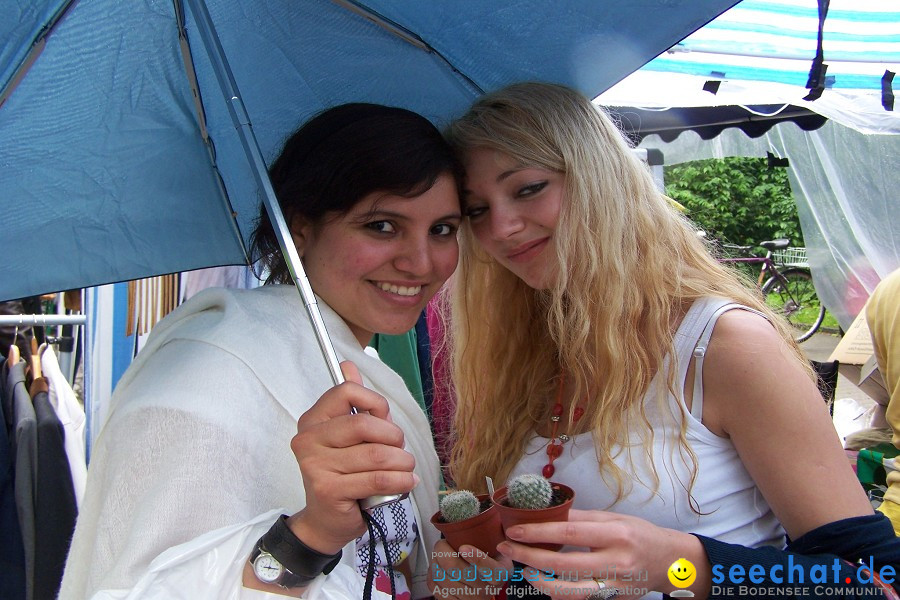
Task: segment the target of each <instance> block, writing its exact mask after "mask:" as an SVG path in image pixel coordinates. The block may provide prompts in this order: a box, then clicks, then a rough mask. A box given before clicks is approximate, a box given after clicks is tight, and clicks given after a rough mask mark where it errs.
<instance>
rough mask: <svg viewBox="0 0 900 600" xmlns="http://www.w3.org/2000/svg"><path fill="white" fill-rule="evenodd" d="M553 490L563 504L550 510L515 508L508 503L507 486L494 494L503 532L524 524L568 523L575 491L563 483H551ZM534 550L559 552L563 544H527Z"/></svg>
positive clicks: (551, 507)
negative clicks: (541, 549)
mask: <svg viewBox="0 0 900 600" xmlns="http://www.w3.org/2000/svg"><path fill="white" fill-rule="evenodd" d="M550 486H551V487H552V488H553V497H554V499H555V498H562V502H560V503H559V504H556V505H554V506H550V507H548V508H539V509H529V508H513V507H512V506H509V504H507V502H506V486H503V487H502V488H500V489H498V490H496V491H495V492H494V496H493V498H492V499H493V501H494V505H495V506H496V507H497V512H499V513H500V521H501V523H502V524H503V530H504V531H506V529H508V528H510V527H512V526H513V525H520V524H522V523H548V522H551V521H568V520H569V509H570V508H572V501H573V500H574V499H575V491H574V490H573V489H572V488H570V487H569V486H567V485H563V484H561V483H553V482H552V481H551V482H550ZM527 545H528V546H533V547H534V548H543V549H544V550H554V551H555V550H559V549H560V548H562V547H563V544H527Z"/></svg>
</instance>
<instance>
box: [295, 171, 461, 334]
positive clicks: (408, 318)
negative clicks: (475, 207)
mask: <svg viewBox="0 0 900 600" xmlns="http://www.w3.org/2000/svg"><path fill="white" fill-rule="evenodd" d="M460 220H461V215H460V207H459V196H458V194H457V189H456V183H455V181H454V179H453V177H451V176H450V175H447V174H445V175H441V176H440V177H439V178H438V179H437V181H435V184H434V185H433V186H432V187H431V189H429V190H427V191H425V192H424V193H422V194H420V195H418V196H414V197H410V198H407V197H403V196H396V195H393V194H390V193H386V192H373V193H371V194H369V195H367V196H365V197H364V198H362V199H361V200H360V201H359V202H358V203H357V204H356V205H355V206H354V207H353V208H352V209H351V210H350V211H349V212H348V213H346V214H343V215H340V216H338V217H335V218H332V219H326V220H325V221H324V222H322V223H319V224H317V225H310V224H302V225H300V224H298V226H295V227H294V228H293V233H294V242H295V243H296V245H297V251H298V252H299V253H300V255H301V257H302V258H303V266H304V268H305V270H306V274H307V277H308V278H309V281H310V285H311V286H312V288H313V290H315V292H316V294H317V295H318V296H319V297H320V298H322V299H323V300H324V301H325V302H326V303H328V305H329V306H330V307H331V308H332V309H334V310H335V312H337V313H338V314H339V315H340V316H341V317H342V318H343V319H344V321H346V323H347V325H349V327H350V329H351V331H352V332H353V334H354V336H355V337H356V338H357V339H358V340H359V342H360V344H362V345H365V344H366V343H367V342H368V341H369V339H371V337H372V335H373V334H375V333H387V334H400V333H404V332H406V331H408V330H409V329H410V328H412V327H413V326H414V325H415V323H416V320H417V319H418V318H419V315H420V314H421V312H422V310H423V309H424V308H425V305H426V304H427V303H428V301H429V300H430V299H431V298H432V296H434V294H435V293H436V292H437V291H438V290H439V289H440V287H441V286H442V285H443V284H444V282H445V281H446V280H447V279H448V278H449V277H450V275H452V274H453V271H454V270H455V269H456V263H457V259H458V257H459V248H458V246H457V241H456V232H457V229H458V228H459V223H460Z"/></svg>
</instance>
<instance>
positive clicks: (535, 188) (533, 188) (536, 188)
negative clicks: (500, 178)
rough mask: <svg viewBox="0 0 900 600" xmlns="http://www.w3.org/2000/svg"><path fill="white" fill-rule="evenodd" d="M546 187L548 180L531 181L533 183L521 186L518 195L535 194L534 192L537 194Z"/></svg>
mask: <svg viewBox="0 0 900 600" xmlns="http://www.w3.org/2000/svg"><path fill="white" fill-rule="evenodd" d="M545 187H547V182H546V181H539V182H537V183H531V184H529V185H526V186H525V187H523V188H521V189H520V190H519V194H518V195H519V196H520V197H522V196H533V195H534V194H537V193H538V192H540V191H541V190H542V189H544V188H545Z"/></svg>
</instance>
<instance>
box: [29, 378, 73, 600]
mask: <svg viewBox="0 0 900 600" xmlns="http://www.w3.org/2000/svg"><path fill="white" fill-rule="evenodd" d="M40 384H43V388H42V390H41V391H37V392H35V394H34V397H33V398H32V402H33V403H34V412H35V415H36V416H37V449H38V459H37V472H36V478H35V481H36V491H35V505H34V555H35V557H36V560H40V568H39V569H35V578H34V582H33V586H32V587H33V589H34V600H55V599H56V596H57V595H58V594H59V584H60V582H61V581H62V575H63V569H64V568H65V565H66V555H67V554H68V553H69V545H70V543H71V541H72V532H73V531H74V530H75V517H76V516H77V514H78V512H77V510H76V508H75V490H74V489H73V487H72V475H71V473H70V472H69V460H68V459H67V458H66V448H65V430H64V429H63V425H62V423H60V421H59V418H58V417H57V416H56V412H55V411H54V410H53V406H51V405H50V398H49V396H48V394H47V391H46V389H47V386H46V382H45V381H44V380H43V379H38V380H36V381H35V384H34V385H32V390H35V389H36V388H37V387H38V386H39V385H40Z"/></svg>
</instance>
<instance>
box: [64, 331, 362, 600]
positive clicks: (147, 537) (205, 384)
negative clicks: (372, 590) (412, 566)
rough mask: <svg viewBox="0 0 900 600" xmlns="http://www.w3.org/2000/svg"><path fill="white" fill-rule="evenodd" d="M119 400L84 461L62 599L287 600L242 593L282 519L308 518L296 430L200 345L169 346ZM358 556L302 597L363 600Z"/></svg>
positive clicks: (231, 365)
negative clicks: (254, 559)
mask: <svg viewBox="0 0 900 600" xmlns="http://www.w3.org/2000/svg"><path fill="white" fill-rule="evenodd" d="M174 346H177V347H174ZM118 393H120V392H119V390H117V394H118ZM121 393H122V394H123V397H122V398H120V402H121V405H120V406H119V407H118V408H116V409H115V410H114V412H112V413H111V414H110V419H109V421H108V422H107V424H106V425H105V426H104V428H103V431H102V432H101V434H100V437H99V438H98V443H97V444H96V445H95V452H94V454H93V456H92V458H91V465H90V468H89V471H88V485H87V491H86V494H85V501H84V504H83V507H82V508H83V509H82V511H81V512H80V513H79V517H78V522H77V524H76V528H75V535H74V537H73V540H72V546H71V550H70V553H69V557H68V560H67V563H66V571H65V574H64V577H63V584H62V589H61V593H60V596H59V597H60V599H61V600H70V599H77V600H82V599H84V598H97V599H107V598H108V599H117V600H119V599H122V598H141V599H153V598H167V599H171V598H184V599H191V600H200V599H209V600H219V599H221V598H235V599H237V598H253V597H256V598H263V597H267V596H269V597H272V598H284V596H278V595H274V594H266V595H263V596H260V592H255V591H251V590H245V589H244V587H243V583H242V573H243V565H244V562H245V561H246V560H247V557H248V556H249V554H250V550H251V548H252V546H253V544H254V543H255V542H256V540H257V539H259V538H260V537H261V536H262V535H263V534H264V533H265V532H266V531H267V530H268V529H269V527H271V526H272V524H273V523H274V522H275V519H276V518H277V516H278V515H279V514H281V513H287V514H292V513H294V512H296V511H297V510H299V509H300V508H302V506H303V503H304V502H303V490H302V479H301V477H300V472H299V468H298V467H297V462H296V459H295V458H294V456H293V453H292V452H291V449H290V440H291V437H292V436H293V435H294V434H295V433H296V421H295V419H294V418H293V417H292V416H290V415H289V414H287V413H286V412H285V411H284V409H283V408H282V407H281V406H280V405H279V404H278V403H277V402H276V401H275V400H274V399H273V398H272V397H271V395H270V394H269V393H268V390H267V389H266V388H265V386H264V385H263V384H262V382H260V381H259V380H258V379H256V377H255V376H254V374H253V373H252V372H251V371H250V370H249V369H248V368H247V366H246V365H245V364H244V363H243V362H241V361H240V360H239V359H238V358H236V357H235V356H233V355H231V354H229V353H227V352H222V351H221V350H218V349H216V348H214V347H211V346H209V345H207V344H198V343H193V342H184V341H178V342H175V343H172V344H170V345H169V347H168V348H167V352H165V353H159V354H158V355H156V356H155V357H154V360H153V361H152V363H150V362H147V363H145V364H144V365H143V368H142V369H141V371H140V374H139V375H138V376H136V377H133V378H132V379H131V380H130V381H129V382H128V384H127V385H126V386H124V388H123V390H122V392H121ZM163 394H164V396H161V395H163ZM297 394H298V395H299V394H302V390H298V391H297ZM275 507H287V509H278V510H273V509H275ZM355 555H356V553H355V551H354V550H353V549H352V548H351V549H350V551H349V552H348V551H345V552H344V560H345V561H347V562H346V564H342V565H339V566H338V567H337V568H336V569H335V570H334V571H333V572H332V573H330V574H329V575H328V576H323V577H321V578H319V579H321V581H319V580H317V581H315V582H314V583H313V584H312V585H311V586H310V590H309V593H308V594H307V596H306V597H307V598H309V599H314V598H355V599H356V598H360V597H361V587H362V584H363V581H362V578H361V577H359V575H358V573H357V572H356V571H355V568H354V566H353V565H354V562H353V561H355ZM248 594H249V595H248Z"/></svg>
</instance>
